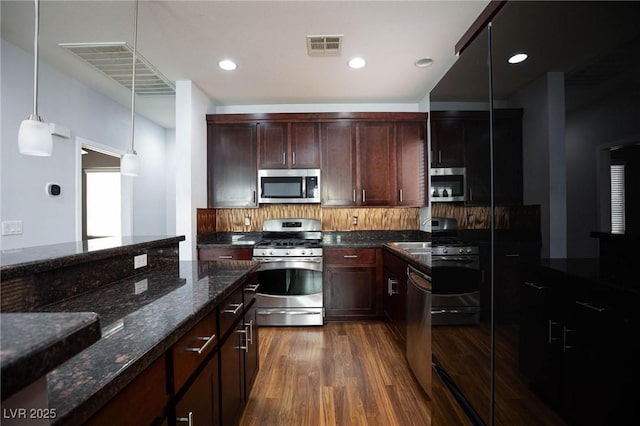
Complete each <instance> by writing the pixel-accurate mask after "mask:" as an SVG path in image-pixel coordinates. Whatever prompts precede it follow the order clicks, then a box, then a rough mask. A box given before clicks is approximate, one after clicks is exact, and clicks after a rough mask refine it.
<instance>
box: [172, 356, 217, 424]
mask: <svg viewBox="0 0 640 426" xmlns="http://www.w3.org/2000/svg"><path fill="white" fill-rule="evenodd" d="M218 397H219V388H218V354H217V353H216V354H214V355H213V357H211V359H210V360H209V361H208V362H207V363H206V364H205V366H204V369H203V370H202V371H201V372H200V373H199V374H198V375H197V376H196V377H195V380H194V381H193V383H192V384H191V386H189V387H188V389H187V391H186V392H185V393H184V394H183V395H182V397H181V398H180V399H179V401H178V402H177V403H176V407H175V416H176V422H175V424H176V425H177V426H179V425H205V426H218V425H219V424H220V407H219V401H218Z"/></svg>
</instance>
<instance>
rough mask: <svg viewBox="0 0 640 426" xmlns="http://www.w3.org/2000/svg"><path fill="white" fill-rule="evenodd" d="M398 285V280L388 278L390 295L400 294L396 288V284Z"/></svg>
mask: <svg viewBox="0 0 640 426" xmlns="http://www.w3.org/2000/svg"><path fill="white" fill-rule="evenodd" d="M397 285H398V280H392V279H391V278H388V279H387V293H388V294H389V296H393V295H394V294H398V290H396V288H395V286H397Z"/></svg>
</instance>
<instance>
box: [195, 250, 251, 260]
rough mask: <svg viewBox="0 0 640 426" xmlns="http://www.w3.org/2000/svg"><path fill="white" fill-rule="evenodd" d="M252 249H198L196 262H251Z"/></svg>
mask: <svg viewBox="0 0 640 426" xmlns="http://www.w3.org/2000/svg"><path fill="white" fill-rule="evenodd" d="M252 257H253V249H250V248H227V247H201V248H198V260H251V258H252Z"/></svg>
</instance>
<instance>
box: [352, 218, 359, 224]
mask: <svg viewBox="0 0 640 426" xmlns="http://www.w3.org/2000/svg"><path fill="white" fill-rule="evenodd" d="M352 223H353V224H354V225H357V224H358V216H354V217H353V222H352Z"/></svg>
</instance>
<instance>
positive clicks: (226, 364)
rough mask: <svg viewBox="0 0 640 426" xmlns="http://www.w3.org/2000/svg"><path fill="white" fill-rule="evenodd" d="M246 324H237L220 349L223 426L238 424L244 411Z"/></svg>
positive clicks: (221, 416)
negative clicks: (244, 337)
mask: <svg viewBox="0 0 640 426" xmlns="http://www.w3.org/2000/svg"><path fill="white" fill-rule="evenodd" d="M243 332H244V323H243V322H242V321H240V322H238V323H237V324H236V327H235V330H234V332H232V333H231V334H229V337H227V340H225V342H224V343H223V344H222V346H221V347H220V413H221V415H220V418H221V424H222V426H231V425H234V424H236V421H237V420H238V419H239V416H240V413H241V410H242V400H243V395H242V390H243V388H244V386H243V383H242V382H243V380H244V376H243V374H242V373H243V371H242V366H243V361H242V349H241V347H242V343H243V342H242V333H243Z"/></svg>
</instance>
